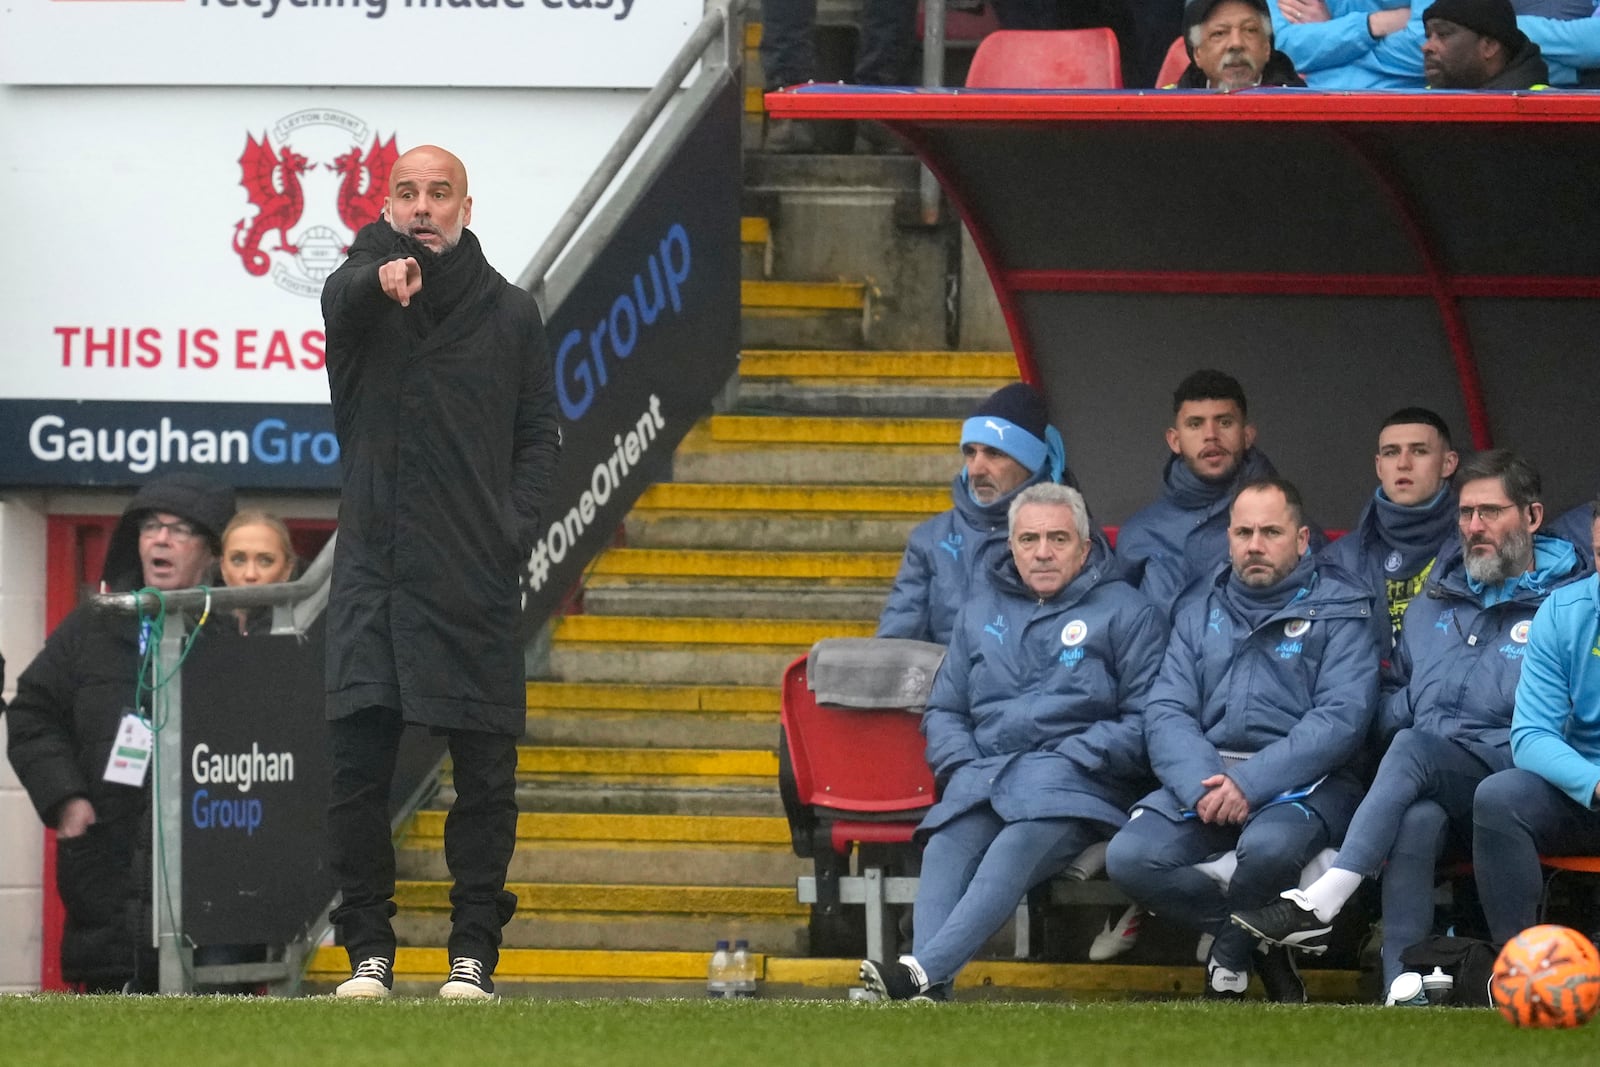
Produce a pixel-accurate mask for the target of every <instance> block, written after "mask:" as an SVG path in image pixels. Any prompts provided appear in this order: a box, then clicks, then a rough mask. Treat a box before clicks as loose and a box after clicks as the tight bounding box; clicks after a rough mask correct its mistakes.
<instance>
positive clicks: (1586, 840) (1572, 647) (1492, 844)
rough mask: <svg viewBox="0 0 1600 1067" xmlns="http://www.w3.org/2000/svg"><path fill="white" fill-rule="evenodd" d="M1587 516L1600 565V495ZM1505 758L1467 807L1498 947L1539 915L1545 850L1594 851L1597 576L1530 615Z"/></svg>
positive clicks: (1597, 832)
mask: <svg viewBox="0 0 1600 1067" xmlns="http://www.w3.org/2000/svg"><path fill="white" fill-rule="evenodd" d="M1590 514H1591V516H1592V518H1591V523H1590V535H1591V537H1592V544H1593V551H1594V553H1595V560H1596V563H1597V565H1600V500H1597V501H1595V503H1594V504H1593V505H1592V506H1591V512H1590ZM1511 758H1512V760H1513V762H1515V764H1516V766H1515V767H1514V768H1512V769H1511V770H1507V771H1501V772H1500V773H1499V774H1496V775H1494V776H1493V777H1491V778H1489V779H1488V780H1487V781H1485V782H1484V783H1483V784H1482V785H1480V786H1479V787H1478V793H1477V796H1476V798H1475V799H1474V801H1473V806H1472V821H1473V835H1472V865H1473V870H1474V872H1475V874H1476V876H1477V881H1478V894H1479V896H1481V897H1482V899H1483V912H1484V916H1485V917H1486V918H1487V919H1488V920H1489V936H1490V937H1491V938H1492V939H1493V940H1494V941H1495V943H1496V944H1503V943H1504V942H1506V941H1509V940H1510V939H1511V938H1513V937H1515V936H1517V934H1519V933H1521V932H1522V931H1523V930H1525V929H1527V928H1528V927H1530V926H1532V925H1534V924H1535V923H1537V922H1538V921H1539V900H1540V897H1541V895H1542V893H1543V890H1544V877H1543V873H1542V871H1541V869H1540V866H1539V856H1540V854H1541V853H1543V854H1545V855H1569V856H1570V855H1594V854H1596V853H1600V577H1590V578H1587V579H1585V580H1584V581H1581V582H1575V583H1573V584H1571V585H1568V586H1565V587H1564V588H1561V589H1558V590H1556V591H1555V592H1554V593H1552V594H1551V595H1550V597H1549V599H1548V600H1546V601H1545V602H1544V606H1543V607H1541V608H1540V609H1539V613H1538V614H1537V615H1535V616H1534V617H1533V627H1532V629H1531V630H1530V631H1529V633H1528V645H1527V653H1526V655H1525V656H1524V657H1523V664H1522V680H1521V681H1520V682H1518V683H1517V706H1516V711H1515V712H1514V713H1513V714H1512V717H1511Z"/></svg>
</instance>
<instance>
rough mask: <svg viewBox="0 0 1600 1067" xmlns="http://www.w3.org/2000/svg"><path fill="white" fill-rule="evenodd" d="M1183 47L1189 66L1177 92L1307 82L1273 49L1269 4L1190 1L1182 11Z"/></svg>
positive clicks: (1264, 0)
mask: <svg viewBox="0 0 1600 1067" xmlns="http://www.w3.org/2000/svg"><path fill="white" fill-rule="evenodd" d="M1183 44H1184V47H1185V48H1187V49H1188V51H1189V60H1190V62H1189V69H1187V70H1185V71H1184V72H1183V74H1182V75H1181V76H1180V77H1179V78H1178V81H1177V84H1176V88H1179V89H1221V90H1224V91H1232V90H1236V89H1250V88H1253V87H1255V86H1257V85H1290V86H1295V87H1299V88H1303V87H1304V86H1305V84H1306V82H1305V79H1304V78H1302V77H1300V75H1299V74H1298V73H1297V72H1296V71H1295V69H1294V63H1293V62H1292V61H1291V60H1290V59H1289V57H1288V56H1286V55H1284V54H1283V53H1282V52H1280V51H1278V50H1277V49H1275V48H1274V47H1273V46H1272V12H1271V9H1269V8H1268V7H1267V0H1190V2H1189V5H1188V6H1187V7H1185V8H1184V9H1183Z"/></svg>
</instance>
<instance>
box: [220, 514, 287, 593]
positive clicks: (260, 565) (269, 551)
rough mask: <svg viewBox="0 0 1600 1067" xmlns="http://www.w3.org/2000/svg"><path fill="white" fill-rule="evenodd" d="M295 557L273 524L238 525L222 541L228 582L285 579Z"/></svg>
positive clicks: (258, 582)
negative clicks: (271, 525)
mask: <svg viewBox="0 0 1600 1067" xmlns="http://www.w3.org/2000/svg"><path fill="white" fill-rule="evenodd" d="M293 568H294V557H293V556H291V555H290V554H289V550H288V547H287V546H286V545H285V544H284V543H283V538H281V537H279V536H278V531H276V530H274V529H273V528H272V527H270V526H261V525H250V526H239V527H236V528H235V529H234V531H233V532H232V533H230V534H229V535H228V539H227V540H226V541H224V542H223V544H222V580H223V582H225V583H226V584H228V585H270V584H272V583H273V582H286V581H288V580H289V572H290V571H291V570H292V569H293Z"/></svg>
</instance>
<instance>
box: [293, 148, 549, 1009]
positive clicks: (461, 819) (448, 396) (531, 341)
mask: <svg viewBox="0 0 1600 1067" xmlns="http://www.w3.org/2000/svg"><path fill="white" fill-rule="evenodd" d="M471 221H472V197H471V196H469V195H467V170H466V167H464V166H463V165H462V163H461V160H459V159H457V158H456V157H455V156H454V155H452V154H450V153H449V152H446V151H445V150H444V149H442V148H437V147H434V146H432V145H425V146H423V147H420V148H413V149H412V150H411V151H409V152H406V153H405V154H404V155H402V156H401V157H400V158H399V159H398V160H397V161H396V162H395V165H394V169H393V170H392V171H391V172H390V175H389V196H388V198H387V199H386V200H385V201H384V210H383V219H382V220H380V221H378V222H374V223H372V224H371V225H369V226H365V227H363V228H362V230H361V232H359V233H358V234H356V238H355V241H354V242H353V243H352V244H351V246H350V258H349V259H347V260H346V261H345V262H344V264H343V265H342V266H341V267H340V268H339V269H338V270H336V271H334V272H333V274H332V275H330V276H329V278H328V281H327V283H326V285H324V287H323V290H322V314H323V318H324V320H325V322H326V325H327V343H328V384H329V388H330V392H331V394H332V397H333V418H334V427H335V429H336V430H337V431H338V435H339V449H340V455H341V459H342V465H343V495H342V497H341V499H340V503H339V540H338V547H337V549H336V550H335V555H334V565H333V589H332V591H331V593H330V596H329V602H328V669H327V690H328V718H329V720H330V722H329V734H330V744H331V749H332V756H333V788H332V796H331V799H330V803H329V809H328V827H329V835H330V837H331V842H332V854H333V874H334V879H335V882H336V883H337V885H338V888H339V892H340V895H341V900H340V903H339V906H338V907H337V908H335V909H334V912H333V921H334V923H335V924H336V925H337V926H338V928H339V935H340V941H341V942H342V943H343V944H344V946H345V948H346V949H347V950H348V951H349V953H350V966H351V971H352V974H351V977H350V979H349V980H348V981H346V982H344V983H343V984H342V985H340V986H339V988H338V991H337V992H338V995H339V996H341V997H383V996H387V995H388V994H389V991H390V990H391V989H392V988H393V985H394V957H395V945H396V941H395V933H394V927H393V925H392V924H391V922H390V920H391V919H392V917H393V916H394V912H395V906H394V901H393V897H394V880H395V859H394V848H393V846H392V844H391V843H390V836H389V804H388V800H389V789H390V784H391V781H392V779H393V777H394V768H395V756H396V753H397V751H398V749H399V745H400V734H401V731H402V729H403V728H404V726H405V724H406V723H416V724H420V725H423V726H427V727H429V728H431V729H432V730H433V731H434V732H435V733H439V734H443V735H444V736H445V737H446V738H447V739H448V742H449V748H450V757H451V761H452V763H453V768H454V769H453V784H454V786H455V794H456V799H455V803H454V804H453V805H452V807H451V810H450V815H449V817H448V818H447V819H446V821H445V831H444V850H445V862H446V863H447V864H448V865H449V868H450V875H451V878H452V879H453V880H454V882H453V885H452V886H451V890H450V904H451V913H450V940H449V953H450V976H449V978H448V980H447V981H446V982H445V983H444V985H443V987H441V989H440V990H439V995H440V996H443V997H449V998H484V997H492V996H493V995H494V980H493V977H492V976H493V974H494V968H495V964H496V963H497V962H498V961H499V956H500V931H501V928H502V927H503V926H504V925H505V924H506V923H507V922H509V921H510V919H511V916H512V913H513V912H514V911H515V910H516V904H517V901H516V897H515V896H513V895H512V894H511V893H509V892H507V891H506V888H505V881H506V867H507V865H508V864H509V863H510V861H511V853H512V850H513V848H514V847H515V845H516V833H517V802H516V771H517V748H516V743H517V738H519V737H520V736H522V732H523V724H524V719H525V716H526V696H525V690H524V678H525V673H524V670H523V661H522V645H521V642H520V641H519V640H518V636H517V634H518V622H519V613H520V611H521V599H520V597H521V594H520V590H519V588H518V574H519V573H520V571H521V569H522V568H523V567H524V565H525V561H526V560H527V559H528V557H529V554H530V553H531V552H532V549H533V545H534V542H535V539H536V538H537V536H538V533H539V528H540V509H541V508H542V507H543V505H544V499H545V495H546V492H547V490H548V487H549V485H550V478H551V474H552V471H553V469H554V466H555V461H556V454H557V452H558V451H559V450H560V440H561V439H560V431H559V428H558V425H557V422H556V415H555V397H554V389H553V386H552V384H551V375H550V358H549V353H548V351H547V349H546V347H545V338H544V324H543V323H542V322H541V321H540V318H539V311H538V309H537V308H536V307H535V306H534V302H533V298H532V297H530V296H529V295H528V294H527V293H525V292H523V291H522V290H520V289H518V288H516V287H515V286H513V285H511V284H510V283H509V282H507V281H506V280H505V279H504V278H502V277H501V276H500V275H499V274H498V273H496V272H495V270H494V268H492V267H490V266H489V264H488V263H487V262H486V261H485V260H484V258H483V251H482V249H481V248H480V247H479V246H478V239H477V238H476V237H474V236H473V234H472V231H471V230H468V229H467V228H466V227H467V224H468V223H470V222H471Z"/></svg>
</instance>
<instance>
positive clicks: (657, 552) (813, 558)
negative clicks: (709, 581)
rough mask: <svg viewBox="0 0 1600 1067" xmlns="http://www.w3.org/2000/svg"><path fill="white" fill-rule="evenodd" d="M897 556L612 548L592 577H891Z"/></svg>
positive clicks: (593, 567)
mask: <svg viewBox="0 0 1600 1067" xmlns="http://www.w3.org/2000/svg"><path fill="white" fill-rule="evenodd" d="M900 557H901V553H899V552H746V551H739V550H734V549H727V550H715V549H682V548H612V549H608V550H606V551H605V552H604V553H603V554H601V556H600V558H599V559H597V560H595V562H594V563H593V564H592V565H591V566H590V568H589V574H590V575H599V576H608V577H618V576H643V575H662V576H677V577H704V578H879V579H883V580H885V581H888V580H889V579H892V578H893V577H894V576H895V572H896V571H897V570H899V568H900Z"/></svg>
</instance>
